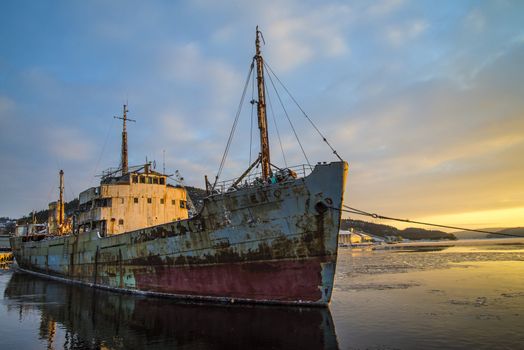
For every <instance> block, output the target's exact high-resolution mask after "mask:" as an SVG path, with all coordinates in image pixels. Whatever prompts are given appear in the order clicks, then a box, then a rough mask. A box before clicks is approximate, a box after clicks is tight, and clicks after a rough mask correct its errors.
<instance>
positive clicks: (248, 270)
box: [135, 257, 325, 302]
mask: <svg viewBox="0 0 524 350" xmlns="http://www.w3.org/2000/svg"><path fill="white" fill-rule="evenodd" d="M324 261H325V259H322V258H315V257H313V258H309V259H307V260H302V261H296V260H288V261H265V262H250V263H233V264H221V265H200V266H198V265H197V266H188V267H181V266H178V267H165V266H156V267H155V269H154V271H151V270H150V271H148V272H147V273H142V274H138V273H136V274H135V280H136V283H137V287H138V289H140V290H145V291H147V290H150V291H157V292H163V293H169V294H178V295H198V296H210V297H226V298H240V299H250V300H261V301H262V300H275V301H276V300H278V301H294V300H302V301H310V302H316V301H319V300H321V298H322V292H321V291H320V289H319V286H320V285H321V284H322V273H321V272H322V271H321V270H322V267H321V263H322V262H324Z"/></svg>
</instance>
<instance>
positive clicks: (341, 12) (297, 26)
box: [266, 3, 352, 71]
mask: <svg viewBox="0 0 524 350" xmlns="http://www.w3.org/2000/svg"><path fill="white" fill-rule="evenodd" d="M286 10H287V11H286ZM282 12H283V15H278V16H276V15H275V17H273V16H269V18H266V22H267V24H266V32H267V37H268V38H271V53H270V57H271V59H272V60H273V61H276V62H278V64H279V68H281V69H282V70H284V71H285V70H291V69H294V68H296V67H298V66H300V65H302V64H304V63H307V62H310V61H312V60H314V59H318V58H325V57H327V58H330V57H338V56H342V55H346V54H348V53H349V47H348V45H347V43H346V38H345V36H344V28H345V26H346V25H347V24H348V20H349V18H350V17H351V15H352V11H351V9H350V7H349V6H347V5H333V4H331V5H325V6H322V7H318V8H316V9H315V10H311V9H308V8H307V6H303V3H300V4H297V5H296V6H289V7H288V8H287V9H284V10H283V11H282Z"/></svg>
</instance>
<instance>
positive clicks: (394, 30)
mask: <svg viewBox="0 0 524 350" xmlns="http://www.w3.org/2000/svg"><path fill="white" fill-rule="evenodd" d="M428 27H429V23H428V22H427V21H425V20H423V19H417V20H412V21H409V22H407V23H404V24H402V25H397V26H392V27H389V28H388V29H387V31H386V39H387V41H388V42H389V43H390V44H391V45H392V46H395V47H398V46H402V45H404V44H405V43H406V42H408V41H410V40H414V39H416V38H417V37H419V36H420V35H422V34H423V33H424V32H425V31H426V30H427V29H428Z"/></svg>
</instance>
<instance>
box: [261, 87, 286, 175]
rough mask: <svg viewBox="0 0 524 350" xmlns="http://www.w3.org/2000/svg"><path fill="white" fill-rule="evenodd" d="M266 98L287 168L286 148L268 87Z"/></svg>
mask: <svg viewBox="0 0 524 350" xmlns="http://www.w3.org/2000/svg"><path fill="white" fill-rule="evenodd" d="M266 96H267V101H268V102H269V109H270V111H271V116H272V117H273V123H275V130H276V131H277V137H278V143H279V144H280V151H282V158H283V159H284V165H285V166H286V168H287V160H286V155H285V154H284V147H282V140H281V139H280V132H279V131H278V125H277V119H276V118H275V111H274V110H273V104H272V103H271V97H270V95H269V90H268V88H267V86H266Z"/></svg>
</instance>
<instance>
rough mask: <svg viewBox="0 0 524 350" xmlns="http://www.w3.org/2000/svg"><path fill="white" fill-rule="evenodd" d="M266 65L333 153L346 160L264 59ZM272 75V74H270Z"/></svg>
mask: <svg viewBox="0 0 524 350" xmlns="http://www.w3.org/2000/svg"><path fill="white" fill-rule="evenodd" d="M264 66H266V68H267V69H266V70H267V71H268V72H271V74H273V76H274V77H275V79H276V80H277V81H278V83H279V84H280V85H281V86H282V87H283V88H284V90H285V91H286V93H287V94H288V95H289V97H290V98H291V100H293V102H294V103H295V104H296V105H297V107H298V109H300V111H301V112H302V114H303V115H304V117H306V119H307V120H308V121H309V123H310V124H311V126H313V128H314V129H315V130H316V131H317V133H318V134H319V135H320V137H322V140H323V141H324V142H325V143H326V144H327V145H328V146H329V148H330V149H331V151H332V152H333V154H334V155H335V156H336V157H337V158H338V159H339V160H340V161H344V160H343V159H342V157H340V155H339V154H338V152H337V151H336V150H335V149H334V148H333V146H331V144H330V143H329V141H328V140H327V138H326V137H325V136H324V135H323V134H322V132H320V130H319V129H318V128H317V126H316V125H315V123H313V121H312V120H311V118H310V117H309V116H308V115H307V113H306V112H305V111H304V110H303V109H302V107H301V106H300V105H299V104H298V102H297V100H296V99H295V98H294V97H293V95H291V92H289V90H288V89H287V88H286V86H285V85H284V84H283V83H282V81H280V79H279V78H278V76H277V75H276V74H275V72H274V71H273V69H271V67H270V66H269V64H268V63H267V62H265V61H264ZM269 76H270V77H271V75H269Z"/></svg>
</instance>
